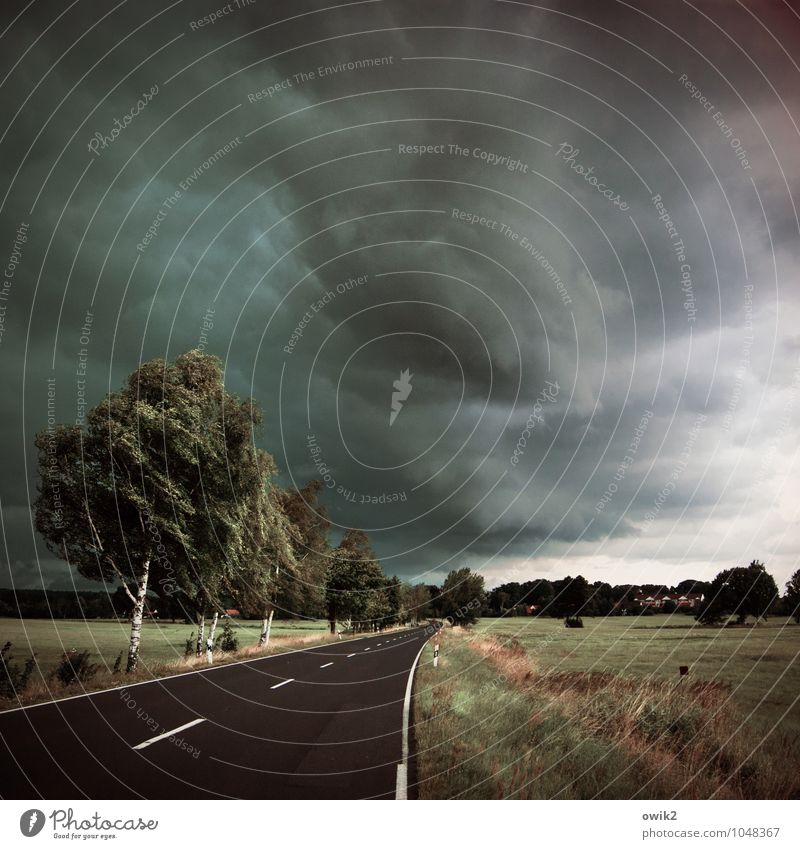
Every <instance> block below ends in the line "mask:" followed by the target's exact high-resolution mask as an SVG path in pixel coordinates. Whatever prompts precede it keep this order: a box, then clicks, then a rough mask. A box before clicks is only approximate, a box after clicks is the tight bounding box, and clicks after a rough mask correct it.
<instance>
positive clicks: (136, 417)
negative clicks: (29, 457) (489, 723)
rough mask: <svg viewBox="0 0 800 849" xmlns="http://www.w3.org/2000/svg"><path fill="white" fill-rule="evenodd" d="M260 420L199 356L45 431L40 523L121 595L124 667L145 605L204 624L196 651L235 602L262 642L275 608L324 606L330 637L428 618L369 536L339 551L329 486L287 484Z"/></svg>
mask: <svg viewBox="0 0 800 849" xmlns="http://www.w3.org/2000/svg"><path fill="white" fill-rule="evenodd" d="M261 424H262V413H261V410H260V408H259V406H258V405H257V404H256V403H255V402H254V401H253V400H251V399H245V400H242V399H239V398H238V397H236V396H235V395H232V394H231V393H228V392H227V391H226V390H225V388H224V384H223V374H222V367H221V363H220V362H219V360H217V359H216V358H215V357H211V356H208V355H205V354H203V353H201V352H200V351H190V352H188V353H186V354H184V355H182V356H180V357H178V358H177V360H176V361H175V362H174V363H173V364H170V363H166V362H165V361H163V360H160V359H157V360H153V361H151V362H148V363H145V364H144V365H142V366H141V367H140V368H139V369H137V370H136V371H135V372H134V373H133V374H131V375H130V377H129V378H128V380H127V381H126V384H125V386H124V387H123V388H122V389H121V390H120V391H118V392H113V393H110V394H109V395H108V396H107V397H106V398H105V399H104V400H103V401H102V402H101V403H100V404H98V405H97V406H96V407H95V408H94V409H93V410H92V411H91V412H90V413H89V414H88V415H87V423H86V426H85V427H83V428H82V427H79V426H72V425H64V426H58V427H49V428H48V429H47V430H44V431H42V432H40V433H39V434H37V436H36V445H37V448H38V451H39V471H40V476H41V481H40V486H39V494H38V497H37V499H36V502H35V504H34V505H33V507H34V513H35V521H36V528H37V530H38V531H39V532H40V534H41V535H42V536H43V538H44V539H45V541H46V543H47V545H48V547H49V549H50V550H51V551H52V552H53V553H54V554H56V555H57V556H59V557H61V558H63V559H64V560H66V562H67V563H68V564H69V565H70V566H71V567H73V568H75V569H76V570H77V571H78V572H79V573H80V574H81V575H83V576H84V577H86V578H89V579H92V580H97V581H101V582H103V583H104V584H106V585H109V587H111V586H114V587H120V588H122V591H123V592H124V593H125V595H126V597H127V600H128V603H129V605H130V610H131V615H130V621H131V633H130V644H129V648H128V659H127V669H128V671H133V670H134V669H135V668H136V664H137V661H138V656H139V646H140V642H141V634H142V622H143V619H144V614H145V609H146V606H147V603H148V598H150V599H151V600H152V599H153V598H155V599H157V601H158V602H159V603H160V606H162V607H163V608H165V609H170V608H171V609H172V615H173V616H174V615H175V613H174V608H175V606H176V605H180V607H181V608H182V609H183V611H184V614H185V615H187V616H189V617H190V618H192V619H193V620H194V621H196V623H197V635H198V636H197V651H198V653H199V652H200V651H201V649H202V647H203V644H204V642H205V633H206V628H207V627H208V628H209V630H210V634H209V637H210V639H211V640H212V641H213V638H214V631H215V629H216V625H217V621H218V618H219V615H220V614H221V613H223V612H224V610H225V608H226V606H229V605H230V604H231V603H233V604H235V605H236V606H237V607H238V608H239V609H241V610H242V611H243V612H245V613H246V614H247V615H249V616H258V617H259V618H260V619H261V620H262V628H261V635H260V640H259V642H260V644H262V645H263V644H266V643H267V642H268V641H269V635H270V627H271V624H272V621H273V617H274V615H275V611H276V609H283V610H288V611H295V612H301V613H303V614H304V615H313V616H316V615H319V612H320V611H321V610H322V609H325V610H326V611H327V615H328V617H329V619H330V623H331V631H332V632H333V631H335V630H336V628H337V622H346V623H347V625H348V626H349V627H351V628H353V630H364V629H367V628H376V627H383V626H386V625H391V624H393V623H395V622H398V621H407V620H408V619H411V618H417V619H419V618H420V617H421V616H423V615H425V614H426V613H427V610H426V604H427V600H428V599H429V597H430V596H429V593H428V591H427V590H426V588H424V587H422V588H420V587H407V586H404V585H402V584H401V583H400V581H399V580H398V579H397V578H391V579H387V578H386V577H385V576H384V574H383V571H382V569H381V566H380V564H379V563H378V561H377V559H376V557H375V553H374V551H373V550H372V547H371V545H370V542H369V539H368V537H367V535H366V534H365V533H364V532H363V531H359V530H348V531H347V532H346V533H345V534H344V536H343V537H342V538H341V540H340V541H339V542H338V544H337V545H333V544H332V543H331V542H330V539H329V532H330V529H331V522H330V520H329V518H328V515H327V513H326V511H325V509H324V507H323V506H322V505H321V504H320V502H319V495H320V489H321V484H320V482H319V481H312V482H310V483H308V484H307V485H306V486H305V487H303V488H301V489H294V490H286V489H282V488H281V487H279V486H278V485H277V483H276V480H275V478H276V467H275V463H274V461H273V459H272V457H271V456H270V455H269V454H268V453H267V452H266V451H264V450H262V449H260V448H258V447H257V446H256V445H255V443H254V435H255V434H256V433H257V432H258V430H259V428H260V426H261Z"/></svg>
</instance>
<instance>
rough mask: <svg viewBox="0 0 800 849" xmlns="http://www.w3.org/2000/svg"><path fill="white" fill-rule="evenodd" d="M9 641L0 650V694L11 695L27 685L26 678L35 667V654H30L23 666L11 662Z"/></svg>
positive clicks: (19, 691) (14, 694)
mask: <svg viewBox="0 0 800 849" xmlns="http://www.w3.org/2000/svg"><path fill="white" fill-rule="evenodd" d="M11 657H12V655H11V643H10V642H7V643H6V644H5V645H4V646H3V648H2V650H0V696H3V697H13V696H16V695H17V694H19V693H21V692H22V691H23V690H24V689H25V688H26V687H27V686H28V679H29V678H30V677H31V674H32V673H33V670H34V669H35V668H36V655H34V654H32V655H31V656H30V657H29V658H28V659H27V660H26V661H25V665H24V666H23V667H20V666H19V664H17V663H12V662H11Z"/></svg>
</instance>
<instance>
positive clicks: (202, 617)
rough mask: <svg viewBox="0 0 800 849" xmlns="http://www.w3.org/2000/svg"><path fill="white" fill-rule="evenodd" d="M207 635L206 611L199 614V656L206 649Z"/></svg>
mask: <svg viewBox="0 0 800 849" xmlns="http://www.w3.org/2000/svg"><path fill="white" fill-rule="evenodd" d="M205 636H206V615H205V613H198V614H197V656H198V657H200V655H201V654H202V653H203V651H204V649H205V645H204V643H205Z"/></svg>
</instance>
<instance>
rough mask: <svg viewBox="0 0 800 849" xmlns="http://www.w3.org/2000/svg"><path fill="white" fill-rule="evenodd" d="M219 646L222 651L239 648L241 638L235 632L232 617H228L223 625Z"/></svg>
mask: <svg viewBox="0 0 800 849" xmlns="http://www.w3.org/2000/svg"><path fill="white" fill-rule="evenodd" d="M219 647H220V649H222V651H237V649H238V648H239V638H238V637H237V636H236V634H234V633H233V625H231V620H230V619H226V620H225V624H224V625H223V626H222V636H221V637H220V638H219Z"/></svg>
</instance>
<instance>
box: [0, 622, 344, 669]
mask: <svg viewBox="0 0 800 849" xmlns="http://www.w3.org/2000/svg"><path fill="white" fill-rule="evenodd" d="M231 625H232V626H233V632H234V634H235V635H236V637H237V638H238V640H239V645H240V646H242V647H244V646H247V645H251V644H252V645H255V644H256V643H257V642H258V636H259V634H260V632H261V623H260V622H258V621H255V620H243V619H232V620H231ZM217 628H218V630H217V635H220V634H221V632H222V623H221V622H220V624H219V625H218V626H217ZM327 630H328V623H327V622H325V621H324V620H322V619H313V620H300V621H297V620H285V619H276V620H275V621H274V622H273V623H272V636H274V637H295V636H306V635H309V634H315V635H318V636H324V635H325V632H326V631H327ZM130 633H131V626H130V623H129V622H128V621H126V620H115V619H85V620H84V619H5V618H3V619H0V645H2V644H3V643H5V642H6V641H10V642H11V643H12V645H13V652H14V656H15V657H16V658H17V660H18V661H24V659H25V657H27V656H28V655H30V654H32V653H34V652H35V653H36V659H37V660H38V662H39V665H40V666H41V667H42V668H49V667H51V666H54V665H55V664H56V663H58V661H59V660H60V659H61V656H62V654H63V653H64V652H65V651H69V650H70V649H78V650H79V651H83V650H87V651H89V652H91V654H92V657H93V659H94V662H95V663H98V662H99V663H100V664H101V666H103V667H108V669H112V668H113V666H114V661H115V660H116V658H117V656H118V655H119V653H120V652H122V654H123V660H124V658H125V656H126V655H127V653H128V640H129V639H130ZM192 633H194V636H195V637H197V627H196V626H195V625H185V624H183V623H175V624H173V623H171V622H162V621H153V620H146V621H145V622H144V624H143V626H142V645H141V652H140V655H139V656H140V659H141V662H143V663H146V664H154V663H168V662H171V661H178V660H181V659H182V658H183V654H184V648H185V646H186V640H187V639H188V638H189V635H190V634H192Z"/></svg>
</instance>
